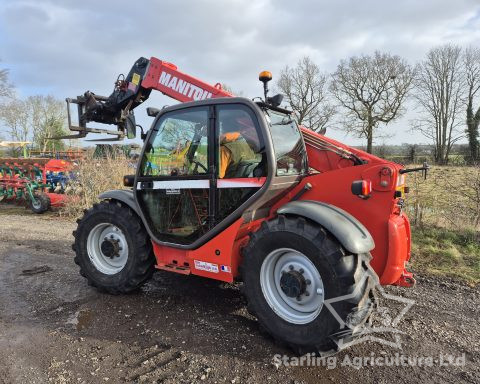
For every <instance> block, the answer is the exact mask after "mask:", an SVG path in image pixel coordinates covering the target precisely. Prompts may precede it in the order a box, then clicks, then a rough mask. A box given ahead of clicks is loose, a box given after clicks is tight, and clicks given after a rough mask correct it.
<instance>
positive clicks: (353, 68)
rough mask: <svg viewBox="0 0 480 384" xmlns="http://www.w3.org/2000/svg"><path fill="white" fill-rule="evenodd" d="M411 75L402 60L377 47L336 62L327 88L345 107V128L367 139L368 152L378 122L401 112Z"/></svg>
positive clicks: (412, 71)
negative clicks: (334, 70) (379, 50)
mask: <svg viewBox="0 0 480 384" xmlns="http://www.w3.org/2000/svg"><path fill="white" fill-rule="evenodd" d="M413 75H414V70H413V69H412V67H411V66H410V65H408V63H407V62H406V61H405V60H403V59H402V58H400V57H399V56H396V55H395V56H392V55H390V54H388V53H381V52H378V51H376V52H375V53H374V54H373V56H365V55H364V56H360V57H351V58H350V59H349V60H342V61H341V62H340V64H339V65H338V67H337V70H336V72H335V73H334V74H333V79H332V83H331V86H330V89H331V91H332V93H333V95H334V96H335V97H336V99H337V100H338V101H339V103H340V105H341V106H342V107H344V108H345V109H346V110H347V119H346V123H347V124H346V126H345V129H346V130H347V131H349V132H353V133H355V134H357V135H358V136H359V137H365V138H366V139H367V152H368V153H372V145H373V140H374V137H375V136H376V135H377V132H376V131H377V128H378V125H379V124H380V123H384V124H388V123H389V122H390V121H392V120H394V119H396V118H397V117H399V116H401V114H402V113H403V108H402V107H403V102H404V99H405V96H406V95H407V92H408V91H409V89H410V86H411V84H412V80H413Z"/></svg>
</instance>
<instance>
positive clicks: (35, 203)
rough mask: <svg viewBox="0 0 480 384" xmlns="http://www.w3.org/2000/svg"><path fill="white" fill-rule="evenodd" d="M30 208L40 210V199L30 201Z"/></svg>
mask: <svg viewBox="0 0 480 384" xmlns="http://www.w3.org/2000/svg"><path fill="white" fill-rule="evenodd" d="M32 207H33V208H34V209H40V208H41V207H42V202H41V201H40V199H39V198H38V197H37V198H34V199H32Z"/></svg>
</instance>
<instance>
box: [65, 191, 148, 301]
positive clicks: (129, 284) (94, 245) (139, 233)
mask: <svg viewBox="0 0 480 384" xmlns="http://www.w3.org/2000/svg"><path fill="white" fill-rule="evenodd" d="M77 222H78V227H77V230H76V231H74V232H73V236H74V238H75V242H74V244H73V245H72V248H73V250H74V251H75V258H74V261H75V263H76V264H77V265H79V266H80V274H81V275H82V276H84V277H85V278H86V279H87V280H88V282H89V284H90V285H92V286H94V287H96V288H98V289H99V290H102V291H106V292H109V293H112V294H119V293H128V292H131V291H133V290H135V289H137V288H139V287H140V286H141V285H142V284H143V283H144V282H145V281H147V280H148V279H149V278H150V277H151V276H152V273H153V270H154V267H153V265H154V260H155V259H154V256H153V252H152V245H151V242H150V239H149V236H148V234H147V232H146V230H145V228H144V227H143V223H142V222H141V220H140V218H139V217H138V216H137V215H136V214H135V213H134V212H133V211H132V210H131V209H130V208H129V207H126V206H124V205H122V204H121V203H120V202H118V201H113V200H112V201H108V202H107V201H103V202H101V203H99V204H95V205H94V206H93V207H92V208H91V209H89V210H88V211H86V212H85V214H84V216H83V218H81V219H80V220H78V221H77Z"/></svg>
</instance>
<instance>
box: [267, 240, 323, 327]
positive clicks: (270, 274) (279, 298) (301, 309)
mask: <svg viewBox="0 0 480 384" xmlns="http://www.w3.org/2000/svg"><path fill="white" fill-rule="evenodd" d="M260 285H261V288H262V292H263V296H264V297H265V300H266V301H267V303H268V305H269V306H270V307H271V308H272V309H273V311H274V312H275V313H276V314H277V315H278V316H280V317H281V318H282V319H284V320H286V321H288V322H289V323H293V324H307V323H310V322H311V321H313V320H314V319H315V318H316V317H317V316H318V314H319V313H320V311H321V310H322V307H323V302H324V295H325V293H324V288H323V281H322V278H321V276H320V273H319V272H318V270H317V268H316V267H315V265H314V264H313V263H312V262H311V261H310V259H309V258H308V257H307V256H305V255H304V254H303V253H301V252H299V251H296V250H294V249H290V248H280V249H276V250H275V251H273V252H271V253H270V254H268V255H267V257H266V258H265V260H264V261H263V264H262V267H261V269H260Z"/></svg>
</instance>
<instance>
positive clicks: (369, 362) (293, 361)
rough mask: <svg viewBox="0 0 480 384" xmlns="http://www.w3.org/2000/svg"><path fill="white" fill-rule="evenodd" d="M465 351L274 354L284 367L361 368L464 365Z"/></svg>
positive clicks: (275, 362) (274, 363)
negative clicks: (419, 353) (427, 353)
mask: <svg viewBox="0 0 480 384" xmlns="http://www.w3.org/2000/svg"><path fill="white" fill-rule="evenodd" d="M465 363H466V359H465V353H463V354H461V355H458V356H456V355H451V354H439V355H437V356H409V355H404V354H401V353H399V352H396V353H395V354H393V355H389V354H387V352H385V351H381V352H380V353H379V354H376V353H374V352H372V353H370V354H369V355H368V356H350V355H348V354H347V355H345V356H343V357H339V356H323V357H321V356H316V355H315V354H306V355H303V356H300V357H296V356H293V357H292V356H288V355H275V356H273V365H275V367H277V368H279V367H280V366H284V367H323V368H326V369H336V368H338V367H346V368H354V369H361V368H364V367H434V366H440V367H464V366H465Z"/></svg>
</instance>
